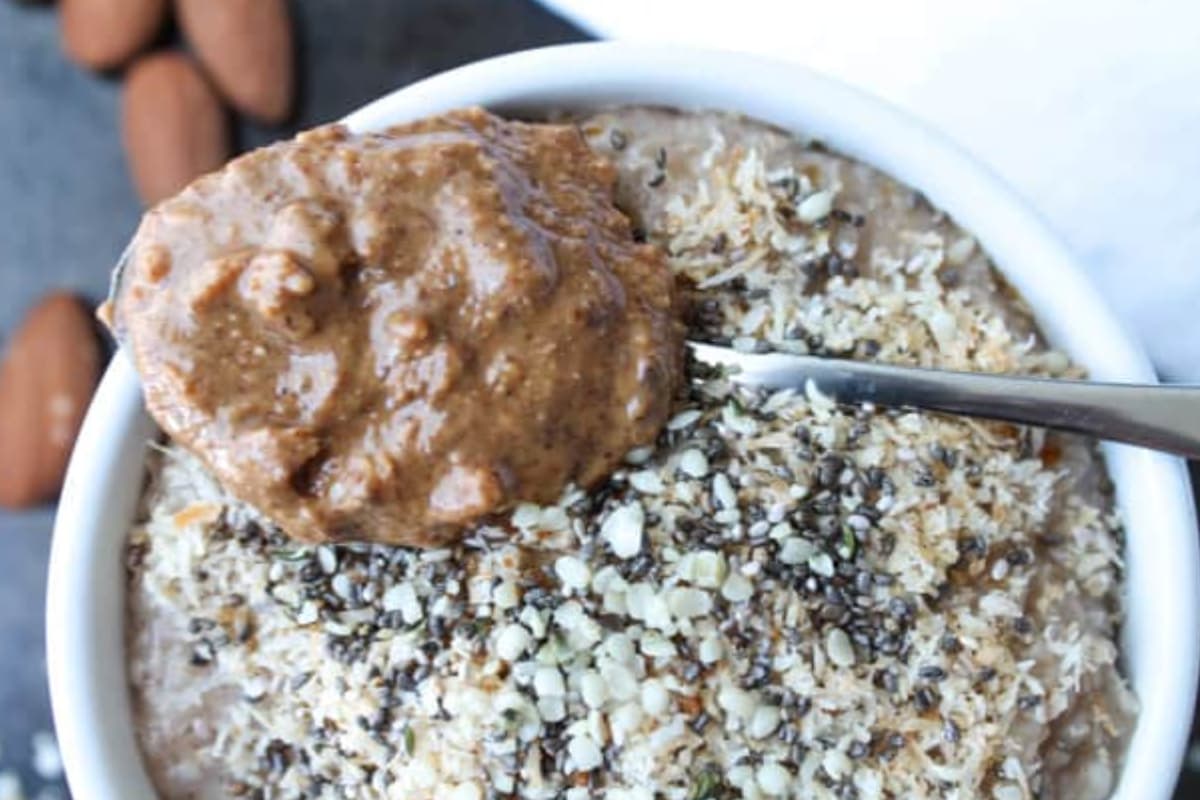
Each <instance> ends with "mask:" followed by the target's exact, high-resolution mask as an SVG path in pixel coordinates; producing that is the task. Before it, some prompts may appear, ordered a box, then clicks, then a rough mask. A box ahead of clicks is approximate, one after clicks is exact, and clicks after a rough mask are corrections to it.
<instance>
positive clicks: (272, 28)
mask: <svg viewBox="0 0 1200 800" xmlns="http://www.w3.org/2000/svg"><path fill="white" fill-rule="evenodd" d="M175 10H176V13H177V14H178V16H179V25H180V27H181V28H182V29H183V33H184V35H185V36H186V37H187V40H188V42H189V43H190V44H191V46H192V48H193V49H194V50H195V51H196V54H197V55H198V56H199V57H200V62H201V63H202V64H203V65H204V68H205V69H206V70H207V71H208V73H209V74H210V75H211V76H212V79H213V82H214V83H216V85H217V88H218V89H220V90H221V93H222V94H224V95H225V97H226V98H227V99H228V100H229V102H230V103H232V104H233V106H234V107H235V108H237V109H238V110H239V111H242V112H244V113H246V114H249V115H250V116H252V117H257V118H258V119H260V120H262V121H264V122H281V121H282V120H284V119H285V118H286V117H287V115H288V113H289V112H290V111H291V106H292V94H293V91H294V82H293V78H292V25H291V21H290V20H289V19H288V10H287V3H286V2H285V0H175Z"/></svg>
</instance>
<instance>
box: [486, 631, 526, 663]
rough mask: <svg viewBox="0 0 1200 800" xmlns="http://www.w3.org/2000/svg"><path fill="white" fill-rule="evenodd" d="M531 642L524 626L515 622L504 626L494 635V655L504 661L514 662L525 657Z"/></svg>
mask: <svg viewBox="0 0 1200 800" xmlns="http://www.w3.org/2000/svg"><path fill="white" fill-rule="evenodd" d="M532 642H533V637H532V636H531V635H530V634H529V631H528V630H527V629H526V628H525V626H524V625H520V624H518V623H515V622H514V623H512V624H511V625H505V626H504V627H503V628H501V629H500V632H499V633H497V634H496V645H495V648H496V655H497V656H499V657H500V658H502V659H504V660H505V661H516V660H517V659H518V658H520V657H521V656H523V655H525V651H527V650H528V649H529V645H530V644H531V643H532Z"/></svg>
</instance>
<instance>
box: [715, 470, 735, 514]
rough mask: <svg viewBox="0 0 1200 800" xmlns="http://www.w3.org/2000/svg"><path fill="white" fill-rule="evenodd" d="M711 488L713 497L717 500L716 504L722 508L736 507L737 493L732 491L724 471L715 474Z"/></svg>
mask: <svg viewBox="0 0 1200 800" xmlns="http://www.w3.org/2000/svg"><path fill="white" fill-rule="evenodd" d="M712 488H713V499H714V500H716V501H717V505H718V506H720V507H721V508H723V509H735V508H737V494H736V493H735V492H734V491H733V486H732V485H731V484H730V483H729V478H728V476H726V475H725V473H724V472H718V473H717V474H716V476H715V477H714V478H713V483H712Z"/></svg>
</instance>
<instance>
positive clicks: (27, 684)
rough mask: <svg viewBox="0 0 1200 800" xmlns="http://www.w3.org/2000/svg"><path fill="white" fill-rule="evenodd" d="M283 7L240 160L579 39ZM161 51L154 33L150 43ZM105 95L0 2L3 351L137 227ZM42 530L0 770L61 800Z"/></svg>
mask: <svg viewBox="0 0 1200 800" xmlns="http://www.w3.org/2000/svg"><path fill="white" fill-rule="evenodd" d="M294 7H295V10H296V14H295V21H296V27H297V33H298V38H299V43H300V52H299V54H298V64H299V69H300V75H301V80H300V83H301V95H300V103H299V111H298V114H297V118H296V120H295V121H294V123H293V124H290V125H287V126H282V127H273V128H264V127H260V126H255V125H250V124H246V123H243V122H238V123H237V124H236V126H235V131H236V141H237V143H238V146H239V147H240V148H242V149H245V148H249V147H253V146H256V145H258V144H262V143H264V142H268V141H271V140H273V139H277V138H280V137H284V136H287V135H290V134H291V133H292V132H293V131H294V130H297V129H299V128H303V127H308V126H311V125H313V124H316V123H320V122H327V121H329V120H333V119H336V118H338V117H340V116H341V115H342V114H344V113H346V112H347V111H350V110H352V109H354V108H356V107H357V106H359V105H361V104H362V103H364V102H366V101H368V100H371V99H373V98H375V97H377V96H379V95H380V94H383V93H384V92H386V91H388V90H391V89H394V88H397V87H400V86H403V85H404V84H407V83H409V82H411V81H413V80H415V79H417V78H419V77H422V76H424V75H429V74H432V73H435V72H439V71H441V70H444V69H447V68H449V67H453V66H456V65H458V64H463V63H466V62H469V61H473V60H476V59H479V58H482V57H485V56H488V55H492V54H496V53H502V52H507V51H512V50H519V49H524V48H527V47H536V46H539V45H546V44H554V43H559V42H569V41H579V40H582V39H585V38H587V37H586V36H585V35H584V34H583V33H581V32H580V31H578V30H576V29H574V28H572V27H571V26H570V25H568V24H566V23H565V22H562V21H561V20H559V19H557V18H555V17H553V16H552V15H550V14H549V13H547V12H546V11H544V10H543V9H541V8H540V7H538V6H536V5H534V4H533V3H532V2H527V1H526V0H351V2H345V0H297V2H295V3H294ZM173 41H174V33H173V32H172V31H167V32H165V33H164V39H163V44H164V45H165V46H170V45H171V43H172V42H173ZM118 88H119V87H118V83H117V82H116V81H115V80H114V79H113V78H112V77H111V76H107V77H106V76H96V75H93V74H90V73H86V72H83V71H81V70H79V69H77V68H76V67H74V66H73V65H72V64H70V63H69V62H67V61H66V60H65V59H64V58H63V57H62V55H61V53H60V50H59V47H58V31H57V20H56V18H55V14H54V10H53V7H52V6H41V5H36V4H34V5H23V4H19V3H14V2H12V1H11V0H0V342H2V341H3V338H4V337H5V336H6V335H7V334H8V333H9V332H11V330H12V329H13V327H14V326H15V325H16V324H17V322H18V321H19V319H20V316H21V314H22V313H23V311H24V310H25V309H26V308H27V307H28V306H29V305H30V304H31V303H33V302H34V301H35V300H36V299H37V298H38V297H40V296H41V295H42V294H43V293H44V292H46V291H48V290H50V289H54V288H61V287H66V288H71V289H74V290H76V291H79V292H82V293H84V294H85V295H87V296H89V297H90V298H92V299H98V298H99V297H100V296H101V294H102V293H103V291H104V288H105V285H106V281H107V277H108V269H109V267H110V265H111V264H112V263H113V261H114V259H115V258H116V256H117V254H118V253H120V251H121V248H122V247H123V245H124V243H125V240H126V239H127V237H128V236H129V234H130V233H131V232H132V230H133V228H134V226H135V225H136V223H137V220H138V217H139V214H140V211H141V209H140V206H139V203H138V200H137V198H136V196H135V195H134V193H133V190H132V188H131V186H130V184H129V181H128V179H127V177H126V173H125V163H124V156H123V154H122V152H121V146H120V139H119V133H118V122H119V105H118ZM3 448H4V444H3V442H0V458H3V457H4V449H3ZM1197 472H1198V471H1197V470H1196V469H1195V468H1193V481H1194V482H1195V481H1196V480H1197V478H1200V475H1198V474H1197ZM52 518H53V511H52V510H51V509H41V510H38V511H31V512H26V513H19V514H14V513H5V512H0V770H3V769H16V770H17V771H18V772H19V773H21V775H22V777H23V778H24V780H25V788H26V791H27V792H28V793H29V795H30V797H31V798H32V797H35V796H36V795H37V793H38V791H39V790H41V789H49V790H50V791H51V792H53V793H54V796H60V797H62V796H65V789H64V788H63V786H62V784H61V782H54V783H51V784H48V785H47V784H45V783H44V782H43V781H42V780H41V779H40V778H38V776H36V774H35V773H34V772H33V770H32V769H31V768H30V766H29V758H30V736H31V735H32V734H33V732H34V731H38V730H48V729H50V727H51V721H50V712H49V698H48V697H47V694H46V688H45V677H44V671H45V661H44V658H45V657H44V647H43V639H44V637H43V629H42V602H43V593H44V589H45V567H46V557H47V553H48V551H49V545H50V527H51V521H52ZM1198 635H1200V632H1198ZM1177 797H1179V798H1185V797H1187V798H1193V797H1200V774H1198V773H1195V772H1192V773H1189V774H1185V776H1184V779H1183V781H1182V782H1181V785H1180V788H1179V791H1178V792H1177ZM83 800H86V798H83Z"/></svg>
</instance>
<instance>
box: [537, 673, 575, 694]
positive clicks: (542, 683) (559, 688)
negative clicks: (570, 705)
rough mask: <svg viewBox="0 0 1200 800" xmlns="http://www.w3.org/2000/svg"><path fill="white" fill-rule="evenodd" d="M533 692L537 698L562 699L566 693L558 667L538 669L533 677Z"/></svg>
mask: <svg viewBox="0 0 1200 800" xmlns="http://www.w3.org/2000/svg"><path fill="white" fill-rule="evenodd" d="M533 691H534V692H536V693H537V695H538V696H539V697H562V696H563V695H564V694H566V693H567V687H566V684H565V683H563V676H562V672H560V671H559V669H558V667H538V671H537V672H535V673H534V675H533Z"/></svg>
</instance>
